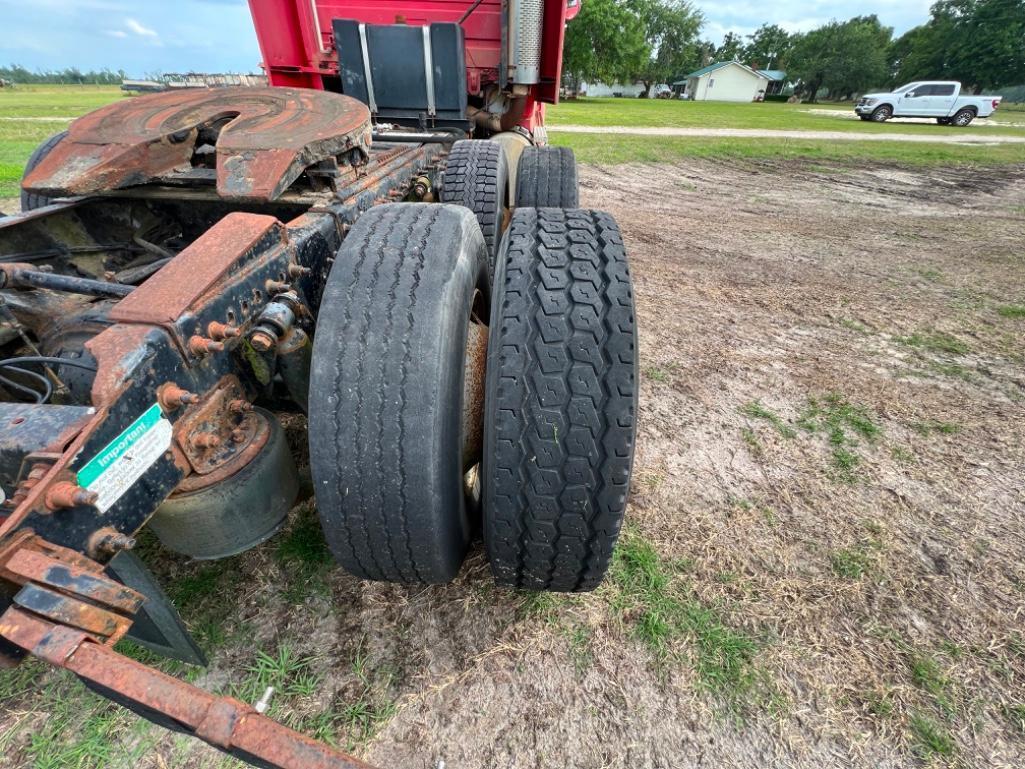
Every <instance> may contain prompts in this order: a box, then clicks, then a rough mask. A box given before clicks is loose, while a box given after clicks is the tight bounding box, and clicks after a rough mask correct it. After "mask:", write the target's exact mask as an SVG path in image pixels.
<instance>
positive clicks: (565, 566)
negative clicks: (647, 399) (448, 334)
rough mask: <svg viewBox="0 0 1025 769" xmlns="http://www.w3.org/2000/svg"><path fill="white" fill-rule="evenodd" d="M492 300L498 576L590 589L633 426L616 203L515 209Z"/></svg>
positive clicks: (612, 523)
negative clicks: (612, 210)
mask: <svg viewBox="0 0 1025 769" xmlns="http://www.w3.org/2000/svg"><path fill="white" fill-rule="evenodd" d="M500 259H501V261H500V266H499V274H498V276H497V277H496V281H497V282H496V294H495V297H494V300H493V304H492V319H491V324H492V328H491V335H492V336H491V341H490V344H489V361H488V375H487V401H486V403H487V405H486V412H485V453H484V462H485V466H484V516H485V544H486V547H487V550H488V555H489V558H490V561H491V566H492V571H493V572H494V574H495V578H496V580H497V581H498V582H499V583H500V584H503V585H507V586H512V587H518V588H528V589H534V590H556V591H584V590H592V589H594V588H595V587H597V585H598V584H599V583H600V582H601V580H602V578H603V576H604V574H605V572H606V570H607V569H608V566H609V563H610V560H611V557H612V551H613V548H614V546H615V542H616V539H617V537H618V534H619V530H620V527H621V526H622V521H623V515H624V513H625V510H626V499H627V493H628V490H629V481H630V472H631V465H632V460H633V449H634V442H635V430H636V411H637V341H636V327H635V319H634V310H633V295H632V290H631V285H630V274H629V267H628V264H627V260H626V253H625V250H624V248H623V241H622V237H621V235H620V232H619V228H618V226H617V225H616V223H615V221H614V220H613V218H612V217H611V216H610V215H609V214H606V213H603V212H599V211H587V210H562V209H553V208H550V209H532V208H523V209H517V211H516V212H515V214H514V215H513V219H512V222H511V224H510V227H509V230H508V232H507V234H506V240H505V243H504V245H503V251H502V254H501V255H500Z"/></svg>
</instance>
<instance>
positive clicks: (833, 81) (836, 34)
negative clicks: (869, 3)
mask: <svg viewBox="0 0 1025 769" xmlns="http://www.w3.org/2000/svg"><path fill="white" fill-rule="evenodd" d="M892 35H893V30H892V29H891V28H890V27H884V26H883V25H882V24H880V23H879V19H878V18H876V17H875V16H874V15H873V16H857V17H855V18H853V19H850V20H848V21H845V22H836V21H834V22H830V23H829V24H826V25H825V26H822V27H819V28H818V29H815V30H812V31H811V32H809V33H807V34H806V35H804V36H802V37H801V39H800V40H799V41H798V42H797V44H796V45H795V46H794V51H793V54H792V55H791V61H790V66H789V68H788V74H789V76H790V77H791V78H793V79H795V80H798V81H800V90H801V93H802V94H804V96H805V97H806V98H808V99H809V100H810V101H815V98H816V96H817V95H818V93H819V91H820V90H821V89H823V88H826V89H828V91H829V96H830V98H833V99H840V98H849V97H851V96H852V95H854V94H855V93H859V92H862V91H864V90H865V89H867V88H871V87H873V86H878V85H881V84H882V83H884V82H885V81H886V80H887V76H888V66H887V65H888V58H887V55H888V52H889V48H890V40H891V37H892Z"/></svg>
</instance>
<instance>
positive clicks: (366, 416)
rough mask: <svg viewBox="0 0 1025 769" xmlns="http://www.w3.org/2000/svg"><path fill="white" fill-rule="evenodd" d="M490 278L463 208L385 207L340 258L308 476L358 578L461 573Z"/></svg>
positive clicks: (322, 318) (313, 394) (325, 522)
mask: <svg viewBox="0 0 1025 769" xmlns="http://www.w3.org/2000/svg"><path fill="white" fill-rule="evenodd" d="M482 143H483V142H482ZM487 264H488V260H487V251H486V249H485V246H484V238H483V237H481V232H480V227H479V226H478V224H477V221H476V219H475V218H474V216H473V213H471V212H470V211H469V210H468V209H467V208H464V207H461V206H450V205H439V204H417V203H396V204H390V205H388V204H386V205H380V206H376V207H374V208H371V209H370V210H369V211H367V212H366V213H364V214H363V215H362V216H360V217H359V219H358V220H357V221H356V224H355V225H354V226H353V228H352V230H351V231H350V232H349V234H348V235H347V236H346V238H345V240H344V241H343V243H342V246H341V248H340V249H339V250H338V255H337V257H336V258H335V262H334V265H333V266H332V268H331V273H330V275H329V276H328V279H327V284H326V286H325V289H324V297H323V300H322V301H321V305H320V312H319V316H318V319H317V327H316V336H315V338H314V342H313V363H312V367H311V374H310V391H309V392H310V399H309V440H310V469H311V471H312V474H313V481H314V489H315V492H316V496H317V510H318V513H319V515H320V520H321V525H322V527H323V529H324V536H325V538H326V539H327V542H328V545H329V547H330V548H331V552H332V554H333V555H334V557H335V559H336V560H337V561H338V562H339V563H340V564H341V565H342V566H344V567H345V569H346V570H348V571H349V572H351V573H352V574H355V575H356V576H358V577H362V578H365V579H376V580H384V581H388V582H407V583H417V582H420V583H424V582H431V583H440V582H448V581H449V580H451V579H452V578H453V577H454V576H455V575H456V573H457V572H458V571H459V567H460V566H461V565H462V562H463V558H464V556H465V555H466V548H467V544H468V543H469V540H470V534H471V532H472V530H473V521H472V516H471V514H470V512H469V510H468V506H467V503H466V499H465V494H464V486H465V475H464V470H466V469H467V468H468V465H469V464H474V463H479V461H480V460H479V451H480V448H479V446H480V443H479V442H480V437H479V436H480V423H479V418H480V416H481V413H482V410H483V406H482V404H480V403H479V401H480V395H479V393H482V392H483V376H482V374H483V372H482V369H481V365H480V363H479V361H478V360H477V357H476V356H480V357H483V351H484V348H483V344H481V343H480V342H482V341H485V340H486V339H487V329H486V327H485V325H484V324H485V323H486V319H487V317H488V304H487V302H488V296H489V292H490V286H489V284H488V267H487ZM471 358H472V359H471ZM477 375H479V378H476V379H475V378H474V377H475V376H477ZM474 388H476V389H475V390H474ZM464 390H465V391H469V392H470V393H471V394H470V395H469V396H466V395H464ZM475 394H476V397H475ZM464 408H465V409H466V411H467V412H472V413H470V414H469V415H464ZM474 415H475V416H476V417H477V419H476V420H474V419H473V418H472V417H473V416H474ZM471 444H476V447H477V449H476V450H477V456H476V457H475V458H472V459H471V460H470V462H467V456H466V450H467V449H468V448H469V447H470V446H471Z"/></svg>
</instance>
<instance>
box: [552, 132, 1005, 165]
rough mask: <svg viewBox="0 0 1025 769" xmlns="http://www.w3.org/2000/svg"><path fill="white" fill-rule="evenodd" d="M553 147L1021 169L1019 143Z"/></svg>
mask: <svg viewBox="0 0 1025 769" xmlns="http://www.w3.org/2000/svg"><path fill="white" fill-rule="evenodd" d="M549 138H550V139H551V142H552V143H553V144H558V145H560V146H563V147H570V148H572V150H573V152H574V153H576V156H577V160H578V161H579V162H581V163H601V164H605V165H615V164H618V163H668V162H675V161H678V160H682V159H684V158H688V157H699V158H722V159H731V158H733V159H737V158H739V159H762V160H771V159H777V160H808V161H823V162H836V163H842V164H845V165H853V164H856V163H858V162H859V161H866V162H868V161H871V162H875V163H892V164H895V165H907V166H915V167H934V166H953V167H973V166H987V165H1025V145H1022V144H1000V145H974V144H973V145H964V144H931V143H906V142H893V141H840V142H830V141H823V140H821V139H736V138H733V137H716V138H706V137H689V136H686V137H685V136H637V135H630V134H609V133H559V132H558V131H557V130H553V131H552V133H551V134H550V136H549Z"/></svg>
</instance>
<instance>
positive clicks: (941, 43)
mask: <svg viewBox="0 0 1025 769" xmlns="http://www.w3.org/2000/svg"><path fill="white" fill-rule="evenodd" d="M890 64H891V72H892V76H893V77H892V79H893V80H894V81H895V82H908V81H911V80H936V79H944V80H960V81H961V82H962V83H963V84H964V85H965V87H966V88H967V89H969V90H973V91H974V92H975V93H982V91H983V90H985V89H988V88H996V87H999V86H1006V85H1016V84H1019V83H1022V82H1025V0H940V2H937V3H935V4H934V5H933V6H932V10H931V13H930V18H929V21H928V22H926V23H925V24H923V25H922V26H920V27H915V28H914V29H912V30H911V31H910V32H908V33H907V34H905V35H903V36H902V37H900V38H899V39H898V40H896V41H895V42H894V43H893V45H892V46H891V48H890Z"/></svg>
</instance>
